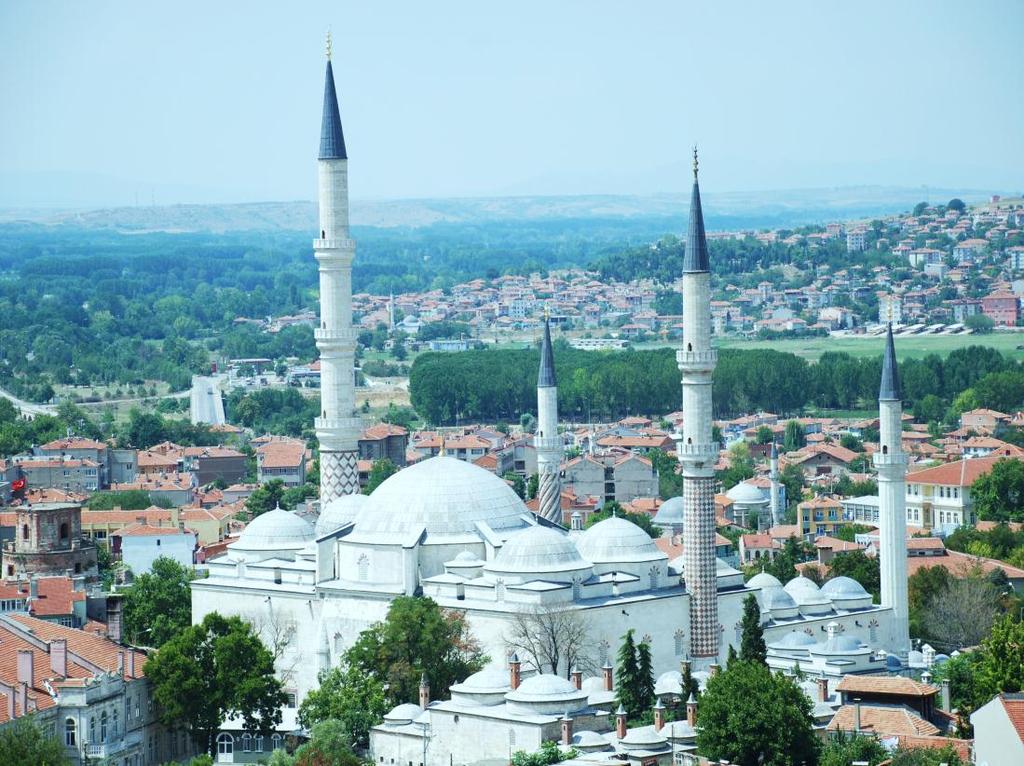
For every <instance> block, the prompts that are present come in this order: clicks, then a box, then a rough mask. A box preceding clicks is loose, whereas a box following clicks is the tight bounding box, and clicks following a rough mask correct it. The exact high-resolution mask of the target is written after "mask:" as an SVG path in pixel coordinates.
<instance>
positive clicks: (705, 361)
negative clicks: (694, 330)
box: [676, 349, 718, 372]
mask: <svg viewBox="0 0 1024 766" xmlns="http://www.w3.org/2000/svg"><path fill="white" fill-rule="evenodd" d="M717 363H718V352H717V351H715V350H714V349H710V350H708V351H683V350H681V349H680V350H679V351H676V364H677V365H678V366H679V369H680V370H681V371H683V372H686V371H687V370H707V369H711V368H713V367H714V366H715V364H717Z"/></svg>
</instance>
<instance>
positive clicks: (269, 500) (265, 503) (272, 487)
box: [245, 479, 284, 519]
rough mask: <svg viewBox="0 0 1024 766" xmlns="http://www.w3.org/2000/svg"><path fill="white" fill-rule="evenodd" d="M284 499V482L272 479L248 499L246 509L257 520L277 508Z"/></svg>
mask: <svg viewBox="0 0 1024 766" xmlns="http://www.w3.org/2000/svg"><path fill="white" fill-rule="evenodd" d="M283 497H284V482H283V481H282V480H281V479H271V480H270V481H268V482H266V483H265V484H263V485H262V486H261V487H259V488H258V489H256V490H255V491H253V493H252V494H251V495H249V497H248V498H246V501H245V508H246V510H247V511H249V514H250V515H251V516H252V518H254V519H255V518H256V517H257V516H259V515H261V514H264V513H267V512H268V511H272V510H274V509H275V508H277V507H278V506H279V505H280V504H281V499H282V498H283Z"/></svg>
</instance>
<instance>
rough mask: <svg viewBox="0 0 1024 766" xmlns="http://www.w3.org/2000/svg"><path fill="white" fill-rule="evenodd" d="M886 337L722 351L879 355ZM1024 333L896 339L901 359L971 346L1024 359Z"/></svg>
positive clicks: (738, 344)
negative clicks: (988, 348)
mask: <svg viewBox="0 0 1024 766" xmlns="http://www.w3.org/2000/svg"><path fill="white" fill-rule="evenodd" d="M883 342H884V336H879V337H877V338H865V337H861V336H855V337H849V338H831V337H830V338H804V339H799V340H771V341H769V340H735V339H732V338H726V339H721V340H719V341H718V342H717V345H718V347H719V348H773V349H775V350H776V351H788V352H790V353H792V354H796V355H797V356H802V357H804V358H806V359H811V360H816V359H818V358H819V357H820V356H821V355H822V354H823V353H825V352H826V351H843V352H846V353H847V354H850V355H851V356H879V355H881V353H882V344H883ZM1019 345H1024V333H990V334H988V335H914V336H910V337H906V338H900V337H897V338H896V355H897V356H898V357H899V358H901V359H907V358H920V357H923V356H927V355H928V354H938V355H939V356H945V355H946V354H948V353H949V352H950V351H953V350H954V349H957V348H965V347H967V346H989V347H991V348H995V349H998V350H999V351H1002V352H1003V353H1004V354H1007V355H1009V356H1012V357H1015V358H1018V359H1019V358H1024V351H1018V350H1017V346H1019Z"/></svg>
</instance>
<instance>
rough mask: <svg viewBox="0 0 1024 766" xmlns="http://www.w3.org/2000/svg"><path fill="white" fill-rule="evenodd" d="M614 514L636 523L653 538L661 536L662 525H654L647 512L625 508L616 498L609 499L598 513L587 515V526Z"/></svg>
mask: <svg viewBox="0 0 1024 766" xmlns="http://www.w3.org/2000/svg"><path fill="white" fill-rule="evenodd" d="M612 516H618V517H619V518H620V519H625V520H626V521H629V522H632V523H633V524H636V525H637V526H638V527H640V529H642V530H643V531H644V532H646V533H647V534H648V535H650V536H651V538H652V539H654V540H657V539H658V538H659V537H661V527H656V526H655V525H654V520H653V519H652V518H651V517H650V516H649V515H647V514H646V513H635V512H633V511H627V510H625V509H624V508H623V507H622V506H621V505H620V504H619V503H618V501H616V500H609V501H607V502H606V503H605V504H604V505H603V506H601V510H600V511H598V512H597V513H592V514H590V515H589V516H588V517H587V523H586V528H587V529H589V528H590V527H592V526H594V525H595V524H597V523H598V522H599V521H604V520H605V519H610V518H611V517H612Z"/></svg>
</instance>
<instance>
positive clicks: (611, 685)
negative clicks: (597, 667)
mask: <svg viewBox="0 0 1024 766" xmlns="http://www.w3.org/2000/svg"><path fill="white" fill-rule="evenodd" d="M601 678H602V679H604V690H605V691H606V692H610V691H613V690H614V689H615V670H614V669H613V668H612V666H611V663H610V662H606V663H605V664H604V667H603V668H601Z"/></svg>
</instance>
